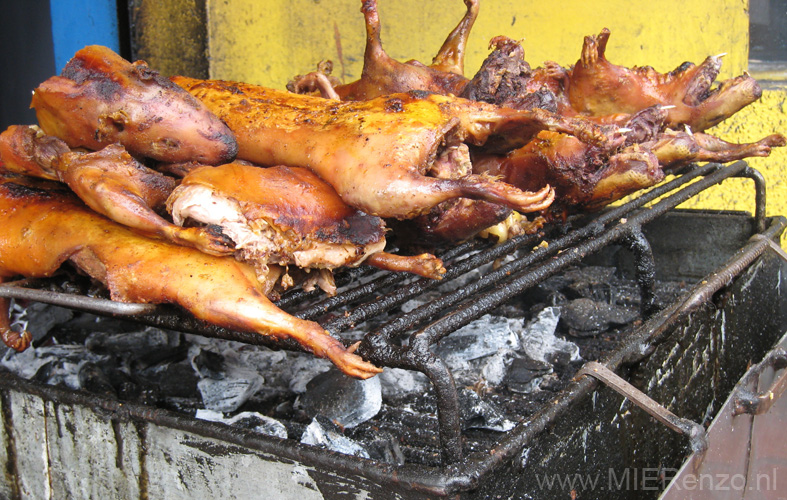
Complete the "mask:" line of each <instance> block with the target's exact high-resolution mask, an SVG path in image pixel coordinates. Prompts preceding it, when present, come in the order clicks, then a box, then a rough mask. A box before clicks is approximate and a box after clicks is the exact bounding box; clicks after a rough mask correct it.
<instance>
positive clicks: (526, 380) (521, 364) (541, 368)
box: [503, 356, 552, 394]
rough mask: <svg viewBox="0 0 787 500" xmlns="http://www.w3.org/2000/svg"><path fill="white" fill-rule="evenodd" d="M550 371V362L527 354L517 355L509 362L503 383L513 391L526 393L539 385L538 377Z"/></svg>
mask: <svg viewBox="0 0 787 500" xmlns="http://www.w3.org/2000/svg"><path fill="white" fill-rule="evenodd" d="M551 372H552V364H551V363H547V362H545V361H538V360H535V359H530V358H529V357H527V356H522V357H517V358H515V359H514V360H513V361H512V362H511V365H510V366H509V369H508V372H507V373H506V377H505V379H504V380H503V383H504V384H505V385H506V387H508V388H509V389H510V390H512V391H514V392H518V393H522V394H526V393H529V392H532V391H533V390H534V389H536V388H537V387H538V386H539V384H540V381H539V380H538V379H540V378H541V377H543V376H544V375H547V374H548V373H551Z"/></svg>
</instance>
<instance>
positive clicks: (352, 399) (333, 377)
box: [295, 369, 383, 428]
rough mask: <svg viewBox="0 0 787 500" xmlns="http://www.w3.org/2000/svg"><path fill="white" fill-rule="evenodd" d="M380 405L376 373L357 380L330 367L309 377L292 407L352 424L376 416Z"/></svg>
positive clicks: (350, 425) (379, 391)
mask: <svg viewBox="0 0 787 500" xmlns="http://www.w3.org/2000/svg"><path fill="white" fill-rule="evenodd" d="M382 405H383V397H382V392H381V389H380V380H379V379H378V378H377V377H372V378H369V379H366V380H359V379H354V378H351V377H348V376H347V375H345V374H343V373H341V372H339V371H338V370H336V369H331V370H329V371H327V372H325V373H321V374H320V375H317V376H316V377H314V378H313V379H312V380H310V381H309V383H308V384H307V385H306V392H305V393H304V394H302V395H301V396H300V397H299V398H298V401H297V402H296V405H295V407H296V408H302V409H303V410H305V411H306V413H307V414H308V415H309V416H312V417H313V416H315V415H323V416H325V417H328V418H329V419H331V420H332V421H333V422H336V423H337V424H339V425H340V426H342V427H344V428H352V427H356V426H357V425H359V424H362V423H364V422H366V421H367V420H369V419H371V418H373V417H375V416H376V415H377V414H378V413H379V412H380V408H382Z"/></svg>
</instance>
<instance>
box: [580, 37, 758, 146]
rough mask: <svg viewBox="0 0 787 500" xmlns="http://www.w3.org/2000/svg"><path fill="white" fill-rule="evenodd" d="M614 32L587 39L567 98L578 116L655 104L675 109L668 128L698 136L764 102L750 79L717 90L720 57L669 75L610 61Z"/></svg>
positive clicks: (628, 110)
mask: <svg viewBox="0 0 787 500" xmlns="http://www.w3.org/2000/svg"><path fill="white" fill-rule="evenodd" d="M609 34H610V32H609V30H608V29H606V28H605V29H604V30H602V31H601V33H600V34H599V35H598V36H587V37H585V42H584V45H583V47H582V56H581V58H580V59H579V61H577V63H576V64H575V65H574V67H573V68H572V69H571V70H570V72H569V75H568V78H567V87H566V95H567V97H568V100H569V102H570V104H571V106H572V107H573V109H574V110H576V111H577V112H579V113H582V114H587V115H591V116H602V115H611V114H615V113H636V112H637V111H640V110H642V109H644V108H647V107H649V106H653V105H657V104H660V105H670V106H675V107H674V108H672V109H671V110H670V112H669V114H668V118H667V122H666V124H667V126H670V127H673V128H674V127H677V126H678V125H688V126H690V127H691V128H692V130H695V131H702V130H705V129H707V128H710V127H712V126H714V125H716V124H717V123H719V122H721V121H722V120H724V119H725V118H727V117H729V116H730V115H732V114H734V113H735V112H737V111H739V110H740V109H741V108H743V107H744V106H746V105H748V104H751V103H752V102H754V101H756V100H757V99H759V98H760V96H761V94H762V91H761V89H760V87H759V85H758V84H757V82H756V81H755V80H754V79H753V78H752V77H751V76H749V75H748V74H746V75H742V76H739V77H737V78H733V79H730V80H727V81H725V82H723V83H721V85H719V86H718V87H717V88H715V89H712V88H711V86H712V85H713V83H714V81H715V79H716V76H717V75H718V74H719V69H720V68H721V56H711V57H708V58H707V59H705V61H704V62H702V64H700V65H694V64H691V63H688V62H687V63H683V64H682V65H680V66H679V67H678V68H676V69H675V70H673V71H671V72H669V73H658V72H657V71H656V70H654V69H653V68H651V67H649V66H645V67H633V68H626V67H623V66H617V65H614V64H612V63H610V62H609V61H608V60H607V59H606V56H605V51H606V47H607V42H608V41H609Z"/></svg>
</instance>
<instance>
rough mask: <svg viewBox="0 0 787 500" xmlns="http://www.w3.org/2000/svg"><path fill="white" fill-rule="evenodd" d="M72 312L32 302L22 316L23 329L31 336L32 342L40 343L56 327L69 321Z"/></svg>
mask: <svg viewBox="0 0 787 500" xmlns="http://www.w3.org/2000/svg"><path fill="white" fill-rule="evenodd" d="M73 316H74V311H72V310H70V309H64V308H62V307H57V306H51V305H48V304H43V303H40V302H33V303H32V304H30V305H29V306H27V307H26V308H25V313H24V314H23V318H24V321H25V322H26V325H25V329H26V330H27V331H29V332H30V333H31V334H32V335H33V341H34V342H37V341H40V340H41V339H42V338H43V337H44V336H46V335H47V334H48V333H49V332H50V331H51V330H52V328H54V327H55V326H56V325H59V324H61V323H64V322H66V321H68V320H70V319H71V318H72V317H73Z"/></svg>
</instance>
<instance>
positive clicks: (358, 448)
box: [301, 415, 371, 458]
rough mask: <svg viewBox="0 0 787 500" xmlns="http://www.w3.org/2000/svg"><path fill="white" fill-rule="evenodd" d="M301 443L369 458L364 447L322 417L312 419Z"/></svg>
mask: <svg viewBox="0 0 787 500" xmlns="http://www.w3.org/2000/svg"><path fill="white" fill-rule="evenodd" d="M301 443H303V444H310V445H312V446H319V447H321V448H327V449H329V450H331V451H337V452H339V453H344V454H347V455H355V456H357V457H362V458H371V457H370V456H369V452H368V451H367V450H366V448H365V447H363V446H362V445H361V444H359V443H357V442H356V441H353V440H352V439H350V438H348V437H347V436H345V435H344V434H342V430H341V427H339V426H338V425H336V424H335V423H333V422H331V420H330V419H328V418H327V417H324V416H322V415H317V416H316V417H314V420H312V422H311V423H310V424H309V425H308V426H307V427H306V430H305V431H304V432H303V436H301Z"/></svg>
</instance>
